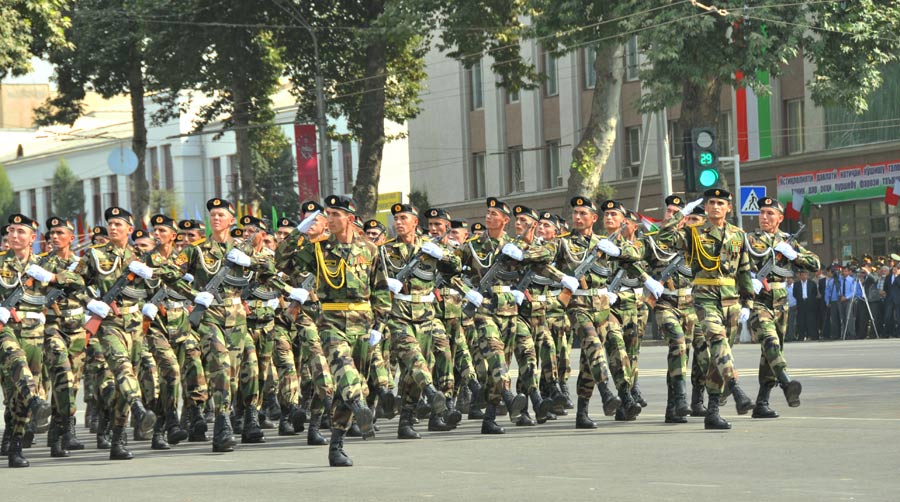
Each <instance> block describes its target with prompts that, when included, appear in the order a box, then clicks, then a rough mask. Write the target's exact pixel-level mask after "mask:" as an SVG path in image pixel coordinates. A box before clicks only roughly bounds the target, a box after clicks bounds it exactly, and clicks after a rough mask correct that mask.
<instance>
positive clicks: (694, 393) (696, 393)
mask: <svg viewBox="0 0 900 502" xmlns="http://www.w3.org/2000/svg"><path fill="white" fill-rule="evenodd" d="M704 389H705V387H704V386H702V385H692V386H691V416H692V417H705V416H706V406H705V405H704V404H703V390H704Z"/></svg>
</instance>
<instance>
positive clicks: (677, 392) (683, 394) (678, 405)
mask: <svg viewBox="0 0 900 502" xmlns="http://www.w3.org/2000/svg"><path fill="white" fill-rule="evenodd" d="M671 390H672V403H673V405H674V412H675V416H676V417H686V416H688V415H689V414H690V413H691V407H690V406H688V403H687V391H686V389H685V382H684V377H683V376H679V377H675V378H674V379H673V381H672V388H671Z"/></svg>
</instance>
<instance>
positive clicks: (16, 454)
mask: <svg viewBox="0 0 900 502" xmlns="http://www.w3.org/2000/svg"><path fill="white" fill-rule="evenodd" d="M7 429H8V428H7ZM7 458H8V459H9V467H11V468H19V467H28V466H30V465H31V463H30V462H28V459H26V458H25V456H24V455H23V454H22V436H12V437H10V441H9V447H8V451H7Z"/></svg>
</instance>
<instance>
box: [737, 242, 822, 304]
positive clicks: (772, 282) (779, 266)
mask: <svg viewBox="0 0 900 502" xmlns="http://www.w3.org/2000/svg"><path fill="white" fill-rule="evenodd" d="M789 237H790V234H787V233H785V232H781V231H779V232H777V233H775V234H767V233H766V232H763V231H762V230H756V231H754V232H749V233H748V234H747V245H748V246H749V249H750V267H751V269H752V270H753V272H754V273H755V272H757V271H759V269H760V268H761V267H762V266H763V265H764V264H765V263H766V262H768V261H769V260H771V259H775V266H774V267H773V268H772V272H771V273H769V275H768V276H766V277H757V279H759V280H760V281H762V280H765V281H766V283H767V284H768V285H769V290H768V291H767V290H766V289H765V288H763V289H762V290H761V291H760V292H759V294H758V295H756V302H757V303H761V304H763V305H766V306H768V307H775V306H781V305H784V304H786V303H787V295H789V294H791V292H790V291H788V290H787V287H786V284H787V279H788V277H793V276H794V270H793V269H794V268H798V269H801V270H809V271H811V272H815V271H816V270H819V265H820V263H819V257H818V256H816V255H815V253H812V252H810V251H809V250H807V249H805V248H803V246H801V245H799V244H798V243H796V242H795V243H792V244H791V247H793V248H794V249H795V250H796V251H797V253H798V254H799V256H797V259H796V260H794V261H793V262H791V261H790V260H788V259H787V258H785V257H784V255H782V254H781V253H776V252H775V251H774V250H773V249H772V248H774V247H775V246H777V245H778V243H779V242H787V239H788V238H789Z"/></svg>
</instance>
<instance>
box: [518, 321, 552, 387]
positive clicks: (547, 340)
mask: <svg viewBox="0 0 900 502" xmlns="http://www.w3.org/2000/svg"><path fill="white" fill-rule="evenodd" d="M524 321H525V322H526V323H527V324H528V328H529V331H530V332H531V337H532V341H533V343H534V349H535V352H537V357H538V360H539V361H540V366H541V372H540V378H539V382H540V385H541V388H543V386H544V384H545V383H547V384H550V385H552V384H554V383H557V382H559V365H558V362H557V357H558V353H557V350H556V342H555V341H554V340H553V333H552V332H551V331H550V324H549V323H548V322H547V317H546V316H544V315H532V316H529V317H527V318H524Z"/></svg>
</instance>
